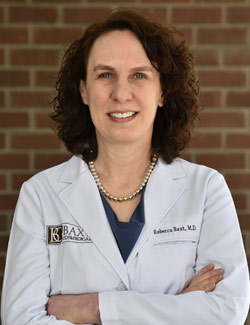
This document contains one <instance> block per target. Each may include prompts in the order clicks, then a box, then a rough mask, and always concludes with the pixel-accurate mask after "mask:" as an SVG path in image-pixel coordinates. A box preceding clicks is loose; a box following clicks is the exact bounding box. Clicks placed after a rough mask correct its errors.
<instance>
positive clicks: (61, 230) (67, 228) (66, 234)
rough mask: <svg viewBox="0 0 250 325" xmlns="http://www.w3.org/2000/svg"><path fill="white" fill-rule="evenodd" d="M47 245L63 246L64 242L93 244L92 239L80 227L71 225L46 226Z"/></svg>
mask: <svg viewBox="0 0 250 325" xmlns="http://www.w3.org/2000/svg"><path fill="white" fill-rule="evenodd" d="M46 237H47V244H48V245H51V244H61V243H64V242H74V243H92V240H91V238H90V237H89V236H88V235H87V234H86V232H85V231H84V230H83V229H82V228H81V227H79V226H75V225H72V224H70V223H62V224H61V225H49V226H46Z"/></svg>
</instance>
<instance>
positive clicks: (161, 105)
mask: <svg viewBox="0 0 250 325" xmlns="http://www.w3.org/2000/svg"><path fill="white" fill-rule="evenodd" d="M163 105H164V95H163V93H161V97H160V98H159V103H158V106H159V107H163Z"/></svg>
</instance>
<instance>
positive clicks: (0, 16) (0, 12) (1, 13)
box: [0, 8, 3, 23]
mask: <svg viewBox="0 0 250 325" xmlns="http://www.w3.org/2000/svg"><path fill="white" fill-rule="evenodd" d="M2 22H3V8H0V23H2Z"/></svg>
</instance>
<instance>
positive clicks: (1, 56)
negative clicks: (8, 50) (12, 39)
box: [0, 49, 5, 64]
mask: <svg viewBox="0 0 250 325" xmlns="http://www.w3.org/2000/svg"><path fill="white" fill-rule="evenodd" d="M4 61H5V58H4V50H2V49H0V64H4Z"/></svg>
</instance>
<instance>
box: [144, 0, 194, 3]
mask: <svg viewBox="0 0 250 325" xmlns="http://www.w3.org/2000/svg"><path fill="white" fill-rule="evenodd" d="M141 2H146V3H149V2H151V3H153V4H155V3H157V2H160V3H161V2H163V3H188V2H191V0H141Z"/></svg>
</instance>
